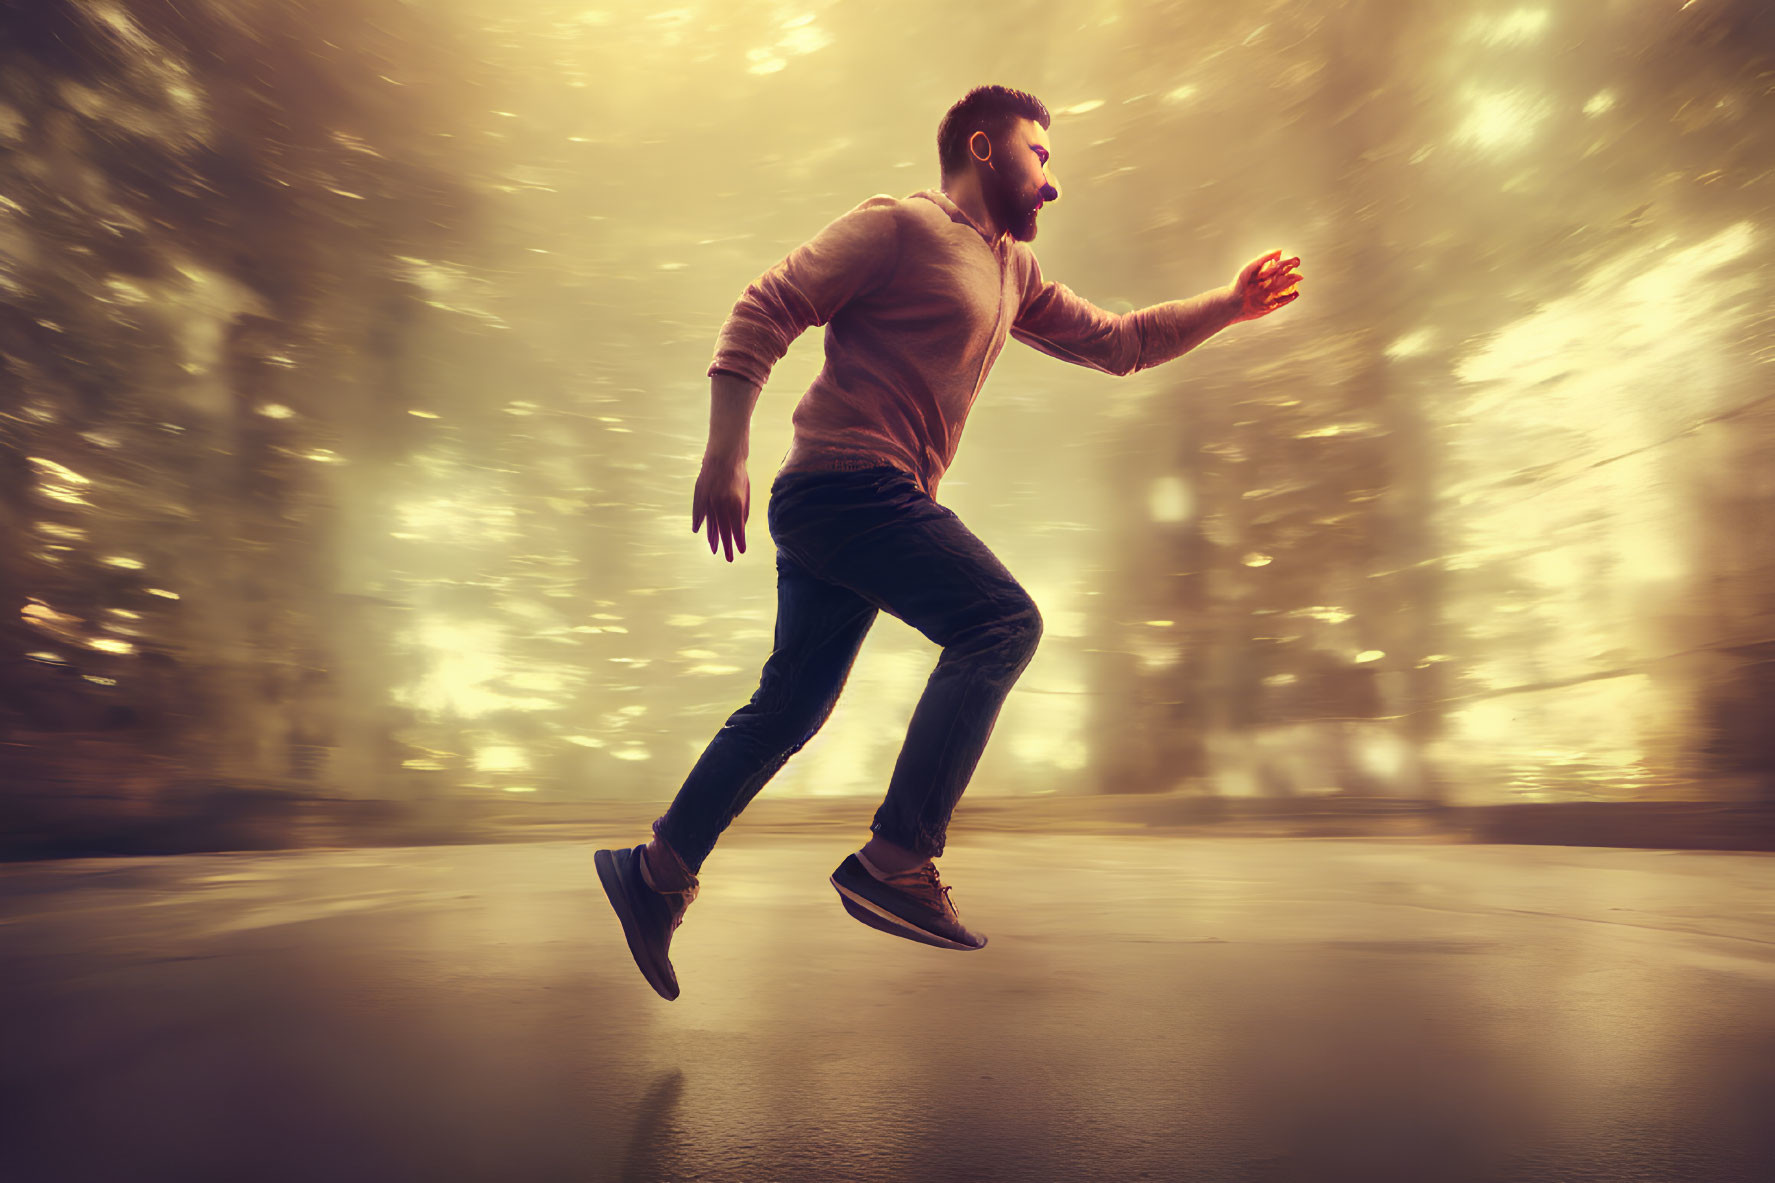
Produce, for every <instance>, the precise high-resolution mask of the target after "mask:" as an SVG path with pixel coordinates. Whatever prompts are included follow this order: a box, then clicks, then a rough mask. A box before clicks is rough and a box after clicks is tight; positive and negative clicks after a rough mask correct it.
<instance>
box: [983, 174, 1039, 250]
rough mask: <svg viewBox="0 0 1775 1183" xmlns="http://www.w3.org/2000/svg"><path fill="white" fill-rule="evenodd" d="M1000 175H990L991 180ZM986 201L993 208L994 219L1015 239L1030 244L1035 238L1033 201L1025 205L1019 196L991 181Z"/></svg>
mask: <svg viewBox="0 0 1775 1183" xmlns="http://www.w3.org/2000/svg"><path fill="white" fill-rule="evenodd" d="M997 175H998V174H996V173H988V174H987V176H988V177H990V178H996V177H997ZM986 201H987V204H988V205H990V206H991V207H992V216H993V219H994V220H995V221H996V222H998V224H999V225H1000V226H1003V227H1004V228H1005V231H1006V233H1008V234H1009V235H1010V236H1011V237H1012V238H1013V239H1015V240H1016V241H1018V242H1028V241H1030V240H1031V239H1033V238H1034V237H1035V216H1036V215H1035V204H1034V202H1033V201H1031V202H1029V203H1027V204H1026V203H1024V202H1022V201H1020V200H1019V199H1018V198H1017V196H1016V195H1015V194H1013V193H1010V192H1008V191H1007V190H1006V188H1005V187H1004V185H1002V184H1001V183H998V182H997V181H996V180H990V181H988V183H987V187H986Z"/></svg>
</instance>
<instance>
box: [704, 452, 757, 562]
mask: <svg viewBox="0 0 1775 1183" xmlns="http://www.w3.org/2000/svg"><path fill="white" fill-rule="evenodd" d="M751 516H752V479H751V478H750V477H749V476H747V475H746V458H745V457H744V456H738V455H736V456H721V455H717V454H710V453H705V454H704V456H703V470H702V472H700V473H698V474H697V478H696V492H695V493H693V494H692V495H691V498H690V532H691V533H692V534H695V533H696V532H697V531H698V530H700V529H701V528H702V525H703V519H704V518H705V517H706V518H708V520H709V553H710V554H714V553H715V551H716V545H717V543H719V544H720V545H722V546H724V547H725V548H726V550H727V561H728V562H730V563H731V562H733V548H734V544H735V543H736V542H737V543H738V544H739V548H740V553H741V554H745V553H746V519H747V518H749V517H751Z"/></svg>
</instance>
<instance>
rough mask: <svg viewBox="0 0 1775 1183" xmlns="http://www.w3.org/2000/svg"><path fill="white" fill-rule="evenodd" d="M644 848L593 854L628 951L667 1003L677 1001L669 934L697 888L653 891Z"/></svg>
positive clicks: (602, 851) (670, 935)
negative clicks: (645, 874)
mask: <svg viewBox="0 0 1775 1183" xmlns="http://www.w3.org/2000/svg"><path fill="white" fill-rule="evenodd" d="M645 849H647V848H646V846H645V845H643V846H637V847H635V848H634V849H633V850H600V851H598V852H597V853H596V854H594V855H593V856H592V862H593V863H595V864H596V865H597V868H598V880H599V882H601V883H602V884H603V885H604V894H605V895H607V896H609V897H610V906H611V907H612V908H614V909H616V918H617V919H618V920H620V921H622V934H623V936H625V937H627V938H628V942H629V952H630V953H632V954H634V957H635V964H636V965H637V966H639V967H640V969H641V976H642V977H644V978H646V979H647V984H648V985H650V986H652V987H653V988H654V989H655V990H656V991H658V992H659V996H660V997H661V998H664V999H666V1000H667V1001H668V1002H669V1001H671V1000H672V999H674V998H676V997H678V975H677V974H676V973H674V972H673V970H672V962H671V960H670V959H669V958H668V957H667V956H666V950H667V949H668V948H670V947H671V944H672V934H673V933H675V932H677V931H678V925H680V924H681V923H683V921H684V911H685V909H686V908H689V907H690V901H692V900H694V899H695V898H696V893H697V890H698V885H697V884H696V883H694V882H693V883H692V884H691V885H690V886H689V887H688V888H686V889H685V890H683V891H665V892H661V891H655V890H653V888H651V887H649V886H647V881H646V880H645V879H643V878H642V877H641V852H642V851H643V850H645Z"/></svg>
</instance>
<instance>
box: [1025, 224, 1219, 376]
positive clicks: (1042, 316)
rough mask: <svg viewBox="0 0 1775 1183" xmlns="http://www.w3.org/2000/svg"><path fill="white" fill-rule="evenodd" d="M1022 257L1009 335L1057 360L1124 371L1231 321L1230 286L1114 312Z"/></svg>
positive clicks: (1174, 352)
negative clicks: (1021, 277) (1050, 278)
mask: <svg viewBox="0 0 1775 1183" xmlns="http://www.w3.org/2000/svg"><path fill="white" fill-rule="evenodd" d="M1025 258H1026V260H1027V264H1026V270H1025V272H1024V284H1023V301H1022V303H1021V305H1020V306H1019V307H1018V310H1017V316H1016V319H1015V320H1013V321H1012V322H1011V336H1013V337H1015V338H1017V340H1019V341H1021V342H1023V343H1024V344H1025V345H1028V346H1030V347H1031V348H1033V349H1038V350H1040V351H1041V352H1043V353H1045V354H1047V355H1048V356H1050V357H1057V358H1059V359H1060V360H1061V361H1069V362H1072V363H1073V364H1074V365H1081V366H1090V367H1091V368H1092V369H1094V370H1101V371H1103V372H1104V373H1106V374H1115V375H1117V376H1118V377H1120V376H1126V375H1128V374H1132V373H1134V372H1135V371H1136V370H1148V369H1151V368H1152V367H1154V366H1156V365H1162V364H1163V363H1165V362H1168V361H1170V360H1172V359H1173V358H1176V357H1181V356H1183V355H1184V354H1185V353H1188V352H1189V351H1190V350H1192V349H1194V348H1195V347H1196V346H1198V345H1200V344H1201V343H1202V342H1203V341H1206V340H1207V339H1208V338H1209V337H1212V336H1213V335H1214V334H1215V333H1218V332H1219V331H1220V330H1221V329H1223V328H1226V327H1227V325H1229V324H1231V323H1232V318H1233V306H1232V302H1231V300H1232V297H1231V292H1230V291H1222V290H1218V289H1217V290H1214V291H1209V292H1204V293H1202V294H1201V295H1199V296H1193V297H1191V298H1190V299H1187V300H1167V301H1166V302H1165V303H1163V304H1152V305H1149V306H1147V307H1145V308H1141V309H1137V310H1135V311H1133V312H1127V313H1115V312H1109V311H1107V310H1105V309H1102V308H1099V307H1097V305H1095V304H1093V303H1091V302H1090V301H1089V300H1086V299H1085V298H1084V297H1082V296H1080V295H1078V294H1077V293H1076V292H1074V291H1073V290H1072V289H1071V288H1069V287H1067V286H1066V285H1065V284H1063V283H1053V282H1051V281H1044V280H1043V279H1042V269H1041V266H1040V264H1038V263H1037V262H1036V259H1035V254H1034V252H1026V253H1025Z"/></svg>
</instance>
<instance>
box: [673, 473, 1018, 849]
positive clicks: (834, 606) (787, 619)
mask: <svg viewBox="0 0 1775 1183" xmlns="http://www.w3.org/2000/svg"><path fill="white" fill-rule="evenodd" d="M767 516H768V522H769V526H770V534H771V537H772V538H773V539H774V540H775V542H776V546H777V623H776V639H775V644H774V645H773V646H772V650H771V655H770V659H769V660H768V661H766V662H765V664H764V673H763V675H762V676H761V677H760V679H759V684H758V689H757V691H756V692H754V693H753V695H752V700H751V701H750V702H748V703H747V704H746V705H745V706H742V707H740V708H739V710H737V711H735V712H734V713H733V714H732V715H730V716H729V717H728V720H727V722H726V723H724V724H723V725H722V727H721V730H720V731H718V732H716V734H715V738H714V739H713V740H711V741H710V743H709V746H708V747H707V748H706V749H705V750H704V752H703V754H702V757H701V758H700V759H699V760H698V761H697V763H696V766H695V767H694V768H693V769H691V772H690V775H689V776H688V777H687V778H686V779H685V781H684V786H683V787H682V788H680V789H679V790H678V795H677V797H675V798H674V799H673V801H672V804H671V806H670V807H669V808H668V809H667V810H666V812H665V815H664V816H663V817H661V818H660V820H659V823H658V832H659V834H660V836H661V837H662V838H663V839H664V840H665V842H666V844H667V845H669V846H670V847H671V848H672V849H673V850H674V851H676V852H677V854H678V856H679V857H680V858H682V859H683V860H684V862H685V863H686V864H687V865H688V866H689V867H690V869H691V870H692V871H693V872H694V871H697V870H699V869H700V868H701V867H702V863H703V859H705V858H707V857H708V854H709V851H711V850H712V849H714V846H715V842H716V840H717V839H718V838H719V837H720V836H721V833H722V831H723V830H725V829H727V826H728V823H730V822H732V821H733V819H734V818H735V817H736V816H738V815H739V813H740V811H741V810H743V809H744V808H745V807H746V806H747V805H748V804H750V803H751V800H752V798H753V797H755V796H757V794H758V790H760V789H762V788H763V787H764V786H765V783H766V782H768V781H769V780H770V778H771V777H773V776H775V775H776V773H777V770H778V769H780V768H781V767H782V766H783V765H784V764H785V763H787V762H788V759H789V757H790V756H793V755H794V754H795V753H796V752H798V751H800V750H801V748H802V746H803V745H804V744H806V743H807V741H808V740H810V739H812V738H813V737H814V734H815V733H816V732H818V731H819V729H820V727H821V725H822V724H824V723H825V722H826V718H827V716H828V715H830V714H831V713H832V708H833V706H834V705H835V704H836V703H837V702H838V695H839V693H840V692H841V691H842V690H843V689H844V684H845V680H846V679H847V678H848V677H849V676H850V670H851V664H852V662H854V661H855V660H856V657H857V650H858V649H859V648H860V647H861V646H862V644H863V637H864V636H865V635H866V634H867V633H868V632H869V626H870V625H872V624H874V623H875V617H876V614H877V613H878V612H886V613H888V614H889V615H890V616H894V617H896V618H898V619H900V620H903V621H905V622H906V623H907V624H910V625H911V626H912V627H913V628H916V629H917V630H918V631H919V632H921V633H923V634H924V635H925V636H927V637H929V638H930V639H931V640H932V641H934V642H935V643H937V644H938V645H941V646H942V647H943V653H942V655H941V657H940V658H939V659H938V661H937V667H936V669H934V670H933V671H932V672H931V676H930V680H929V681H928V682H927V683H926V684H925V690H924V695H923V697H921V698H920V699H919V700H918V707H917V709H916V710H915V711H914V712H913V715H912V724H911V726H910V727H909V728H908V729H907V732H906V742H905V745H904V746H903V747H902V748H901V749H900V758H899V760H898V762H897V763H896V764H895V765H894V775H893V779H892V780H891V781H890V782H889V784H888V791H887V798H886V800H884V801H883V802H882V804H881V807H880V808H879V809H877V810H876V811H875V818H874V820H873V821H872V822H871V823H870V826H869V828H870V829H871V830H872V831H874V832H875V833H877V834H880V835H881V836H882V837H883V838H885V839H887V840H888V841H890V842H893V843H896V844H898V845H900V846H904V847H907V848H909V849H911V850H914V851H917V852H918V853H920V854H923V855H925V856H927V857H930V858H935V857H936V856H938V855H940V854H942V853H943V845H944V840H945V837H946V832H947V829H948V825H949V815H950V814H951V813H952V812H953V811H954V809H955V803H956V802H957V801H958V800H959V799H960V798H961V794H962V790H963V789H965V788H967V784H968V779H969V778H970V777H971V776H973V774H974V767H975V765H977V764H978V763H979V762H980V754H981V753H982V752H983V751H985V749H986V741H987V739H988V738H989V737H990V736H991V735H992V728H993V724H994V723H996V722H997V720H998V712H999V707H1000V706H1001V705H1003V703H1004V700H1005V696H1006V695H1007V694H1009V693H1010V690H1011V686H1012V684H1013V683H1015V682H1016V680H1017V678H1018V676H1019V675H1021V674H1022V672H1023V669H1024V667H1025V666H1027V665H1028V664H1029V662H1030V659H1031V658H1033V657H1034V656H1035V649H1036V643H1037V642H1038V641H1039V640H1040V639H1041V635H1042V618H1041V613H1040V612H1038V611H1037V610H1036V606H1035V602H1034V601H1033V600H1031V599H1030V598H1029V593H1028V592H1026V591H1024V590H1023V587H1022V585H1020V584H1019V583H1018V582H1017V581H1016V580H1015V579H1014V578H1012V577H1011V573H1010V572H1009V571H1007V570H1005V568H1004V564H1002V563H1000V562H999V561H998V559H997V558H995V557H994V556H993V554H992V552H991V551H990V550H988V549H986V544H985V543H983V542H981V541H980V540H979V539H978V538H976V537H975V536H974V535H973V533H972V532H971V531H970V530H969V529H968V528H967V527H966V526H964V525H962V523H961V519H960V518H958V517H956V516H955V514H954V513H952V512H950V511H949V510H948V509H945V508H944V507H943V506H941V505H938V504H937V503H936V502H935V501H933V500H931V498H930V497H929V496H927V495H926V494H925V493H924V492H923V491H922V490H921V489H920V488H919V487H918V485H917V483H916V482H914V481H913V479H912V477H911V476H910V475H908V474H907V473H905V472H902V471H901V470H900V469H897V468H893V467H889V466H883V467H875V468H863V469H858V470H854V471H850V472H820V473H802V472H797V473H782V474H779V475H778V477H777V479H776V482H775V483H774V484H772V485H771V489H770V505H769V509H768V510H767Z"/></svg>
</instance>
